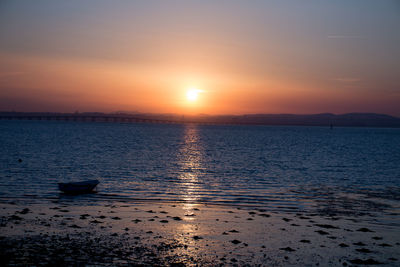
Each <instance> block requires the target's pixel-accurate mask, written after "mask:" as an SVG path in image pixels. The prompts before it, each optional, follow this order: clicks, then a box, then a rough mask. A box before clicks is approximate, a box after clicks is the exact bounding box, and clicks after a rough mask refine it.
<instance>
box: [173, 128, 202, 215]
mask: <svg viewBox="0 0 400 267" xmlns="http://www.w3.org/2000/svg"><path fill="white" fill-rule="evenodd" d="M197 127H198V126H197V125H186V126H185V132H184V137H183V138H184V140H183V146H182V148H181V149H180V151H179V162H178V164H179V166H180V171H179V175H178V178H179V180H180V189H181V192H180V193H181V196H182V200H183V201H184V206H183V207H184V209H185V212H186V215H192V214H193V210H194V209H195V207H196V206H197V205H198V204H196V202H197V201H198V200H199V198H200V196H199V194H198V192H199V191H200V190H201V188H202V186H201V183H200V182H199V174H200V173H201V172H202V170H203V166H202V160H203V147H202V144H201V140H200V137H199V133H198V128H197ZM185 217H186V218H187V219H188V220H193V219H194V218H193V217H194V216H185Z"/></svg>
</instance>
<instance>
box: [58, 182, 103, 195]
mask: <svg viewBox="0 0 400 267" xmlns="http://www.w3.org/2000/svg"><path fill="white" fill-rule="evenodd" d="M99 183H100V182H99V181H98V180H89V181H82V182H74V183H58V188H59V189H60V191H62V192H64V193H65V194H74V195H75V194H85V193H92V192H94V189H95V188H96V186H97V185H98V184H99Z"/></svg>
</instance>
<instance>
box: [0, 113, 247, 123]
mask: <svg viewBox="0 0 400 267" xmlns="http://www.w3.org/2000/svg"><path fill="white" fill-rule="evenodd" d="M0 120H39V121H75V122H117V123H157V124H204V125H221V124H223V125H227V124H243V123H238V122H235V120H231V121H218V122H217V121H214V122H213V121H203V120H192V119H185V118H182V119H157V118H144V117H142V118H141V117H136V116H133V115H129V114H91V113H88V114H86V113H65V114H64V113H60V114H57V113H55V114H53V113H43V114H41V113H34V114H32V113H19V112H16V113H9V114H0Z"/></svg>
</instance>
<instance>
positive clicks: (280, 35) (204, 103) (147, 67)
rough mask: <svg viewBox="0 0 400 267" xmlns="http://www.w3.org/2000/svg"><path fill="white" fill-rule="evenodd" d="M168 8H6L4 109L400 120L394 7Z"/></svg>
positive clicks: (1, 19)
mask: <svg viewBox="0 0 400 267" xmlns="http://www.w3.org/2000/svg"><path fill="white" fill-rule="evenodd" d="M167 2H169V1H167ZM172 2H174V3H175V4H176V5H175V6H173V5H169V4H165V3H159V2H153V1H148V2H147V1H146V3H140V2H139V3H134V2H131V3H124V4H121V6H111V5H110V3H107V2H106V1H105V2H102V1H98V2H96V3H97V4H96V6H94V5H93V3H92V2H90V1H83V2H81V1H71V2H69V3H55V2H52V1H38V2H35V3H32V2H29V1H26V2H25V3H24V4H21V2H18V3H15V2H14V1H5V2H4V3H2V5H0V25H1V26H0V58H1V61H0V110H3V111H4V110H15V111H60V112H73V111H76V110H79V111H102V112H113V111H140V112H152V113H182V114H197V113H206V114H243V113H320V112H333V113H345V112H378V113H388V114H392V115H396V116H400V107H399V106H400V105H398V103H400V93H399V90H400V78H399V77H400V75H398V74H400V73H399V70H400V63H399V62H400V60H399V56H398V55H397V54H398V53H397V52H398V51H397V48H398V46H396V44H400V34H399V33H398V31H397V30H396V28H395V25H399V24H396V23H397V22H400V19H399V18H398V17H396V16H395V15H396V12H395V11H393V8H396V7H397V8H398V6H396V7H393V6H391V4H390V3H391V2H390V1H387V2H386V3H378V2H380V1H366V2H365V4H364V6H363V8H364V10H363V12H362V13H360V11H359V7H360V6H359V5H360V4H355V3H352V4H348V3H347V1H338V3H336V4H321V3H319V1H310V3H312V4H310V5H306V6H301V5H296V4H295V3H293V4H291V5H288V4H276V3H274V4H272V3H259V2H255V3H252V4H250V3H247V4H246V3H242V2H243V1H241V2H236V1H233V2H227V3H225V2H221V3H218V4H213V3H212V2H207V1H202V3H201V4H200V3H198V2H195V3H185V2H180V1H172ZM356 2H357V1H356ZM389 2H390V3H389ZM294 5H296V6H294ZM295 7H296V8H295ZM376 8H380V10H382V11H384V12H385V16H382V17H379V16H378V15H376V14H375V13H376V12H374V11H375V10H376ZM293 10H296V11H293ZM338 14H341V20H339V19H338V18H337V15H338ZM354 18H357V19H354ZM383 27H385V31H384V32H382V31H381V29H382V28H383ZM396 47H397V48H396ZM192 87H194V88H197V89H198V90H201V92H200V93H199V96H198V99H197V100H196V101H188V100H187V98H186V91H187V90H188V89H189V88H192Z"/></svg>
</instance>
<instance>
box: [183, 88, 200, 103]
mask: <svg viewBox="0 0 400 267" xmlns="http://www.w3.org/2000/svg"><path fill="white" fill-rule="evenodd" d="M200 92H201V91H200V90H198V89H196V88H190V89H188V90H187V91H186V99H187V100H188V101H190V102H194V101H196V100H197V98H198V97H199V93H200Z"/></svg>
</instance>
